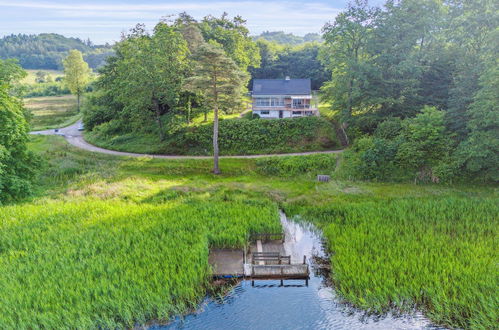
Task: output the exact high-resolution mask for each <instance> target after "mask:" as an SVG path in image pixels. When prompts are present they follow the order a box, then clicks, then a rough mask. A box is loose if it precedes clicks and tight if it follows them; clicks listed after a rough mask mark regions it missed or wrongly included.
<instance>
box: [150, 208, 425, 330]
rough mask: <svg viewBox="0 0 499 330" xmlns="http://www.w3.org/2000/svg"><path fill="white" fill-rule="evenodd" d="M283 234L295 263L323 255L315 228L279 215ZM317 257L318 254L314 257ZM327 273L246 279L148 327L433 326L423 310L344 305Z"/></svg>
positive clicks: (315, 270)
mask: <svg viewBox="0 0 499 330" xmlns="http://www.w3.org/2000/svg"><path fill="white" fill-rule="evenodd" d="M281 222H282V223H283V227H284V229H285V233H286V243H285V249H286V254H289V255H291V258H292V260H293V261H294V262H298V261H299V260H303V255H306V256H307V260H309V261H310V260H312V257H318V258H321V257H325V252H324V249H323V246H322V243H321V239H320V236H319V234H318V233H317V232H314V230H313V229H314V228H313V227H312V226H310V225H307V224H304V223H302V222H299V223H298V222H293V221H290V220H288V219H286V216H285V215H284V214H282V215H281ZM316 260H317V259H316ZM327 279H328V276H327V275H326V274H324V271H321V269H320V267H319V266H318V265H316V264H315V263H314V262H311V275H310V281H309V286H308V287H306V286H305V283H304V282H305V281H291V280H290V281H284V287H280V286H279V284H280V283H279V281H255V287H252V286H251V282H250V281H243V282H241V283H240V284H239V285H237V286H236V287H235V288H234V289H233V290H232V291H231V292H230V293H229V294H228V295H227V296H225V297H224V299H223V301H222V300H214V299H210V298H207V299H205V301H204V302H203V303H202V304H201V305H200V306H199V308H198V310H197V312H196V313H194V314H190V315H187V316H185V317H178V318H177V319H175V320H174V321H173V322H172V323H170V324H168V325H166V326H158V325H155V326H152V327H151V329H155V330H156V329H216V330H220V329H266V330H270V329H434V328H435V327H433V326H432V325H431V323H430V322H429V321H428V320H427V319H425V318H424V317H423V316H422V315H421V314H415V315H410V316H409V315H404V316H399V317H395V316H392V315H385V316H377V317H375V316H366V315H365V313H364V312H362V311H359V310H356V309H353V308H351V307H348V306H347V305H345V304H343V303H341V301H340V300H339V299H338V298H337V297H336V295H335V291H334V290H333V289H332V288H331V287H330V286H328V285H327Z"/></svg>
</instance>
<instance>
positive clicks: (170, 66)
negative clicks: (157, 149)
mask: <svg viewBox="0 0 499 330" xmlns="http://www.w3.org/2000/svg"><path fill="white" fill-rule="evenodd" d="M116 51H117V58H116V59H114V60H113V61H112V66H111V67H109V68H107V69H105V71H106V72H107V73H108V75H107V76H106V77H102V81H101V82H100V83H99V86H102V87H104V89H106V90H109V94H111V95H112V96H113V97H114V98H115V99H116V101H117V102H119V103H120V104H122V106H123V110H122V115H123V116H126V117H127V118H128V120H129V121H132V122H133V125H135V128H141V127H143V126H144V123H147V122H149V121H150V120H151V119H154V121H155V122H156V124H157V128H158V129H157V132H158V135H159V139H160V140H161V141H163V140H164V139H165V128H164V125H163V116H164V115H165V114H167V113H169V114H172V115H173V112H174V111H175V110H176V106H177V104H178V100H179V94H180V92H181V87H182V83H183V79H184V75H185V72H186V65H187V55H188V53H189V50H188V48H187V43H186V41H185V40H184V39H183V37H182V35H181V34H180V33H179V32H178V31H177V30H176V29H175V28H174V27H173V26H169V25H168V24H167V23H165V22H160V23H158V24H157V25H156V26H155V28H154V34H153V35H152V36H150V35H148V34H147V33H146V32H145V28H144V26H143V25H140V24H139V25H137V26H136V27H135V29H133V30H132V32H131V33H130V34H129V35H127V36H124V38H123V40H122V41H121V42H120V43H119V44H118V45H117V46H116ZM104 81H105V82H104Z"/></svg>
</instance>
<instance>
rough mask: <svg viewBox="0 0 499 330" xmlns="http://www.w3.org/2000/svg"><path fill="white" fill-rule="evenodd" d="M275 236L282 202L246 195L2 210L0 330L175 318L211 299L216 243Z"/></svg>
mask: <svg viewBox="0 0 499 330" xmlns="http://www.w3.org/2000/svg"><path fill="white" fill-rule="evenodd" d="M276 229H280V223H279V217H278V213H277V208H276V206H275V204H272V203H270V202H265V201H261V200H247V199H245V198H243V197H238V196H237V194H236V195H229V196H220V197H218V196H210V195H209V194H204V195H202V196H184V197H180V198H175V199H172V200H168V201H165V202H163V203H131V202H126V201H113V202H112V203H111V202H109V201H107V202H103V201H99V200H97V199H95V198H84V199H79V200H75V201H69V202H62V201H46V200H45V201H43V202H41V201H40V202H39V203H38V204H37V203H31V204H25V205H14V206H5V207H2V208H0V292H1V294H0V328H2V329H12V328H16V329H21V328H73V329H74V328H123V327H134V326H137V325H143V324H145V323H146V322H149V321H151V320H158V321H160V322H164V321H167V320H168V319H169V318H170V317H171V316H173V315H177V314H180V313H184V312H186V311H187V310H189V309H191V308H193V307H194V306H195V305H196V304H197V303H198V302H199V301H200V299H201V298H202V297H203V296H204V295H205V293H206V288H207V284H208V280H209V277H210V272H211V270H210V267H209V264H208V250H209V247H210V246H241V245H243V244H244V243H245V242H246V237H247V236H248V235H249V233H251V232H259V231H262V232H263V231H273V230H276Z"/></svg>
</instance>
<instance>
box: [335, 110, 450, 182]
mask: <svg viewBox="0 0 499 330" xmlns="http://www.w3.org/2000/svg"><path fill="white" fill-rule="evenodd" d="M444 115H445V114H444V112H443V111H439V110H436V109H435V108H434V107H425V108H423V110H422V112H421V113H420V114H418V115H417V116H416V117H414V118H407V119H405V120H403V121H400V120H399V119H395V118H392V119H388V120H386V121H385V122H383V123H381V124H380V125H379V126H378V129H377V130H376V132H375V136H374V137H372V136H365V137H362V138H359V139H357V140H356V141H355V142H354V144H353V146H352V148H351V149H350V150H348V151H346V152H345V155H344V159H343V162H342V166H341V169H340V170H339V172H338V173H337V175H338V176H339V177H347V178H356V179H361V180H380V181H384V180H397V181H398V180H407V179H409V178H413V179H414V180H416V181H432V182H449V181H451V180H452V179H453V178H454V176H455V175H456V174H457V173H456V171H455V165H454V160H453V159H452V158H451V150H452V148H451V147H452V140H451V138H450V136H449V134H448V132H447V131H446V128H445V123H444Z"/></svg>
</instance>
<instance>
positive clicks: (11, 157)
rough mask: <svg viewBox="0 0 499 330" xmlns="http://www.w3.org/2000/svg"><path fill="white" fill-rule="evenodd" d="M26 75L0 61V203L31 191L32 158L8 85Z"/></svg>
mask: <svg viewBox="0 0 499 330" xmlns="http://www.w3.org/2000/svg"><path fill="white" fill-rule="evenodd" d="M25 75H26V73H25V72H24V71H23V70H22V69H21V68H20V67H19V66H18V65H17V64H16V63H15V62H13V61H10V60H7V61H2V60H0V203H1V202H5V201H9V200H12V199H16V198H19V197H23V196H26V195H28V194H29V193H30V191H31V180H32V178H33V176H34V174H35V166H36V158H35V157H34V156H33V155H32V154H31V153H30V152H28V150H27V147H26V143H27V140H28V135H27V133H28V131H29V125H28V123H27V121H26V112H25V110H24V107H23V104H22V102H21V100H20V99H19V98H18V97H16V96H15V95H13V92H12V84H13V83H14V82H15V81H17V80H19V79H20V78H22V77H24V76H25Z"/></svg>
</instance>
